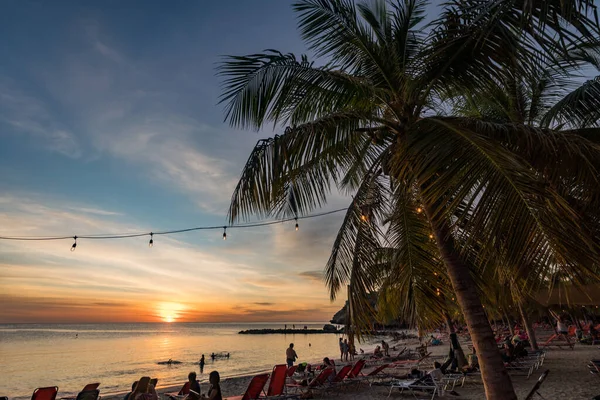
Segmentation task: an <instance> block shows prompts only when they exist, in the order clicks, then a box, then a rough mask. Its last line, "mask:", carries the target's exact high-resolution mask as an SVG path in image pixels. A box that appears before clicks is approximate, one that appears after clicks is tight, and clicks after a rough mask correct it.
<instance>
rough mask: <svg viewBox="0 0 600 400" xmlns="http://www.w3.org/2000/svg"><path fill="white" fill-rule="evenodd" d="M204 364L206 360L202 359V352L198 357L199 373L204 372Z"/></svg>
mask: <svg viewBox="0 0 600 400" xmlns="http://www.w3.org/2000/svg"><path fill="white" fill-rule="evenodd" d="M204 364H206V361H205V360H204V354H202V357H200V373H201V374H203V373H204Z"/></svg>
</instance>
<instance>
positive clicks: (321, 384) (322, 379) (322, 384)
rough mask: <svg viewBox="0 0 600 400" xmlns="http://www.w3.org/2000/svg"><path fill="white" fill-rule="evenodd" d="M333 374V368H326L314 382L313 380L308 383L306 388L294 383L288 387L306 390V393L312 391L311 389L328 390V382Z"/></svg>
mask: <svg viewBox="0 0 600 400" xmlns="http://www.w3.org/2000/svg"><path fill="white" fill-rule="evenodd" d="M331 374H333V368H325V369H324V370H322V371H321V372H319V375H317V376H316V377H315V378H314V379H313V380H311V381H310V382H309V383H308V385H306V386H304V385H300V384H297V383H294V384H291V385H287V387H290V388H295V389H306V390H305V391H304V392H307V391H308V390H311V389H314V390H319V389H326V388H327V387H326V384H327V380H328V379H329V376H331Z"/></svg>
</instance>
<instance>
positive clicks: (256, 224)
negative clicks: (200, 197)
mask: <svg viewBox="0 0 600 400" xmlns="http://www.w3.org/2000/svg"><path fill="white" fill-rule="evenodd" d="M347 210H348V209H347V208H339V209H337V210H332V211H326V212H322V213H318V214H311V215H305V216H296V217H290V218H284V219H280V220H275V221H263V222H254V223H246V224H238V225H225V226H223V225H215V226H197V227H193V228H184V229H175V230H170V231H158V232H157V231H152V232H143V233H142V232H140V233H117V234H89V235H73V236H0V240H21V241H44V240H67V239H75V238H76V239H75V240H77V239H90V240H95V239H126V238H136V237H143V236H150V237H152V236H158V235H173V234H178V233H185V232H193V231H203V230H215V229H224V228H226V229H244V228H256V227H261V226H270V225H275V224H282V223H285V222H289V221H294V220H295V221H298V220H301V219H311V218H318V217H324V216H326V215H331V214H336V213H339V212H342V211H347Z"/></svg>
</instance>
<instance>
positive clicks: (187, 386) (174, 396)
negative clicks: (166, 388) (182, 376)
mask: <svg viewBox="0 0 600 400" xmlns="http://www.w3.org/2000/svg"><path fill="white" fill-rule="evenodd" d="M189 393H190V382H189V381H187V382H186V383H184V384H183V387H182V388H181V390H180V391H179V392H171V393H165V396H167V397H168V398H170V399H177V397H178V396H186V395H188V394H189Z"/></svg>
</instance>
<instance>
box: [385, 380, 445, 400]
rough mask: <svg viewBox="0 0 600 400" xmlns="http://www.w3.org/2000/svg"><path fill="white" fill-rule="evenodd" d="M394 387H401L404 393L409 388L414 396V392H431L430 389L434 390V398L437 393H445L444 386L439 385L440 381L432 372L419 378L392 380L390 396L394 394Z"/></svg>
mask: <svg viewBox="0 0 600 400" xmlns="http://www.w3.org/2000/svg"><path fill="white" fill-rule="evenodd" d="M394 388H397V389H400V393H402V392H403V391H405V390H408V391H409V392H411V393H412V395H413V396H415V393H414V392H429V391H431V392H432V394H431V399H432V400H433V399H434V398H435V395H436V394H438V395H443V393H442V392H443V390H442V388H441V387H440V386H439V385H438V382H437V381H436V379H435V378H434V377H433V375H430V374H427V375H425V376H423V377H422V378H419V379H412V380H397V381H392V385H391V387H390V393H389V394H388V397H390V396H391V395H392V391H393V390H394ZM415 397H416V396H415Z"/></svg>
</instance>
